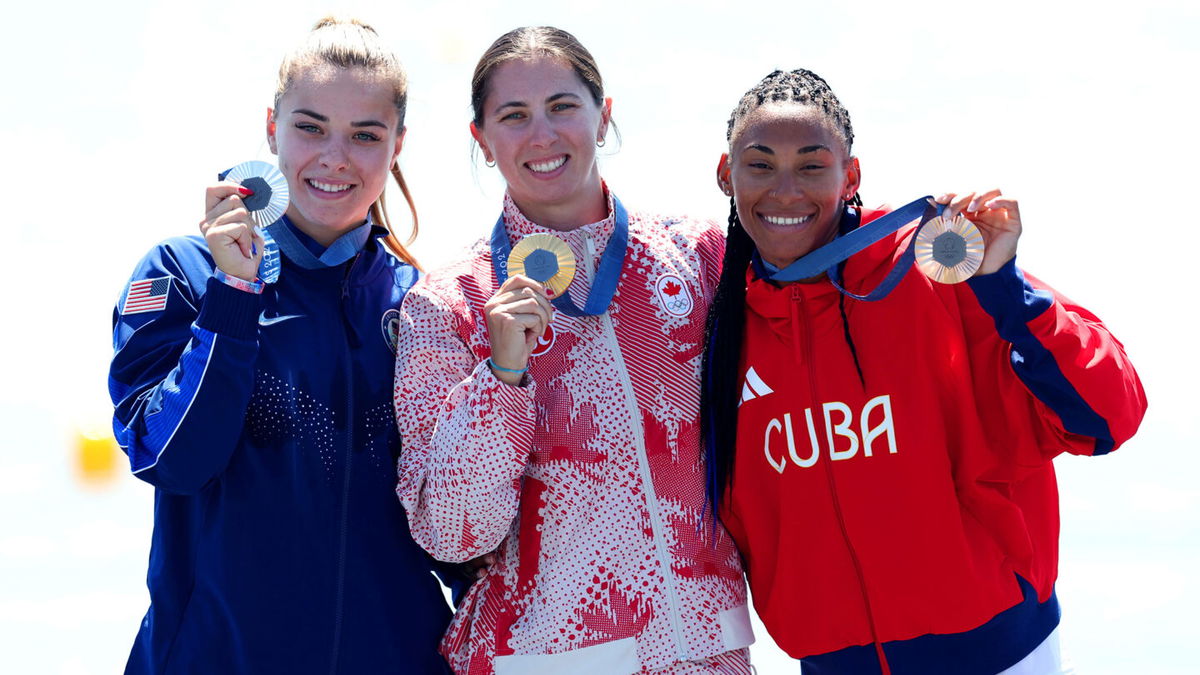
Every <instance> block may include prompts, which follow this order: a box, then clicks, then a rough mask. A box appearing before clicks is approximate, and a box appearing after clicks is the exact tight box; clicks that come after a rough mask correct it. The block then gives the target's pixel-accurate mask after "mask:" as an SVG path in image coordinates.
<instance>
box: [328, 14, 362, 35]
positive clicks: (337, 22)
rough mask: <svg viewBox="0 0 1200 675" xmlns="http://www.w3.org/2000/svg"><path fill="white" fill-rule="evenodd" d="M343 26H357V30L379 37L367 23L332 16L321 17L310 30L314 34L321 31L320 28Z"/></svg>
mask: <svg viewBox="0 0 1200 675" xmlns="http://www.w3.org/2000/svg"><path fill="white" fill-rule="evenodd" d="M345 24H350V25H351V26H358V27H359V28H361V29H363V30H366V31H370V32H372V33H374V34H375V35H379V33H376V32H375V29H374V28H372V27H371V24H369V23H366V22H364V21H359V20H358V19H342V18H340V17H337V16H334V15H332V14H330V15H328V16H325V17H322V18H321V19H320V20H318V21H317V22H316V23H315V24H313V27H312V29H313V31H314V32H315V31H319V30H321V29H322V28H329V27H331V26H342V25H345Z"/></svg>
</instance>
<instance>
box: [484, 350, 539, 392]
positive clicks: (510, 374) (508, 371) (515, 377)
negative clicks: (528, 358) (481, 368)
mask: <svg viewBox="0 0 1200 675" xmlns="http://www.w3.org/2000/svg"><path fill="white" fill-rule="evenodd" d="M487 363H488V368H490V369H491V371H492V375H494V376H495V377H496V379H497V380H500V381H501V382H503V383H505V384H508V385H512V386H514V387H515V386H518V385H520V384H521V380H522V379H524V378H525V373H527V372H529V366H528V364H527V365H525V367H523V368H506V367H504V366H501V365H500V364H498V363H496V360H495V359H493V358H492V357H490V356H489V357H488V360H487Z"/></svg>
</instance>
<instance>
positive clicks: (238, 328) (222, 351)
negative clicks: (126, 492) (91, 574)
mask: <svg viewBox="0 0 1200 675" xmlns="http://www.w3.org/2000/svg"><path fill="white" fill-rule="evenodd" d="M175 241H176V242H177V243H176V244H173V245H172V244H167V245H163V246H160V247H159V248H157V249H156V250H155V251H153V252H151V253H150V254H149V255H148V256H146V258H145V259H143V260H142V261H141V263H140V264H139V265H138V267H137V269H136V270H135V272H134V274H133V276H132V278H131V280H130V285H133V284H134V283H136V282H138V281H141V280H148V279H164V278H165V279H166V281H165V285H166V293H167V295H166V298H165V301H164V302H165V304H164V305H163V307H162V308H161V309H156V310H151V311H140V312H139V311H135V310H136V309H137V307H136V305H130V298H129V296H130V293H129V291H128V287H127V289H126V291H125V292H124V293H123V294H122V299H121V301H120V302H118V304H117V307H116V310H115V311H114V313H113V346H114V350H115V353H114V355H113V360H112V364H111V366H110V369H109V380H108V382H109V393H110V395H111V397H112V401H113V404H114V405H115V406H116V410H115V412H114V415H113V432H114V434H115V435H116V438H117V441H118V442H119V443H120V445H121V447H122V448H123V449H124V450H125V452H126V454H127V455H128V456H129V462H130V466H131V469H132V470H133V473H134V474H135V475H136V476H138V477H139V478H141V479H142V480H145V481H146V482H148V483H151V484H152V485H155V486H156V487H159V488H161V489H163V490H165V491H167V492H171V493H177V494H192V493H195V492H198V491H199V490H201V489H202V488H203V487H204V486H205V485H207V484H208V482H209V481H211V480H212V479H213V478H215V477H216V476H218V475H219V474H220V473H221V471H222V470H224V468H225V466H226V465H227V464H228V462H229V458H230V456H231V455H232V453H233V449H234V447H235V446H236V444H237V440H238V437H239V436H240V435H241V432H242V421H243V418H244V416H245V411H246V405H247V403H248V401H249V397H250V392H251V391H252V389H253V385H254V360H255V358H256V356H257V353H258V326H257V324H256V322H255V319H256V316H257V314H258V308H259V304H260V302H259V296H258V295H256V294H254V293H251V292H247V291H243V290H239V289H237V288H234V287H232V286H229V285H227V284H225V283H222V282H221V281H218V280H216V279H214V278H213V277H212V276H211V271H212V266H211V263H210V262H209V261H208V260H207V259H206V258H205V257H204V255H203V254H202V253H201V251H200V246H199V245H198V244H192V243H189V242H184V240H175ZM160 283H161V282H160ZM199 284H206V286H207V290H206V292H203V293H201V292H200V289H199V288H197V286H198V285H199Z"/></svg>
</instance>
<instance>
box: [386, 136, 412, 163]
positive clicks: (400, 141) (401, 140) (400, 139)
mask: <svg viewBox="0 0 1200 675" xmlns="http://www.w3.org/2000/svg"><path fill="white" fill-rule="evenodd" d="M406 133H408V127H400V133H398V134H396V147H394V148H392V161H391V163H390V164H389V165H388V166H395V165H396V158H397V157H399V156H400V148H402V147H404V134H406Z"/></svg>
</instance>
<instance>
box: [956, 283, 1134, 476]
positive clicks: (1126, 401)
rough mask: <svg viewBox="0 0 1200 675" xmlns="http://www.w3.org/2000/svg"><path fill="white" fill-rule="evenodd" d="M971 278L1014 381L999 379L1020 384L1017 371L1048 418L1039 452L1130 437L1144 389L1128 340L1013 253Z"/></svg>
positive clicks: (1091, 448) (1098, 446) (1111, 444)
mask: <svg viewBox="0 0 1200 675" xmlns="http://www.w3.org/2000/svg"><path fill="white" fill-rule="evenodd" d="M967 283H968V286H969V289H970V292H971V293H972V294H973V295H974V297H975V299H976V300H977V301H978V304H979V306H980V307H981V308H982V310H983V313H985V314H986V316H987V319H990V323H991V325H990V326H988V327H987V328H988V329H990V330H992V331H994V332H995V334H996V335H998V336H999V338H1000V340H1002V341H1003V344H1002V345H1001V349H1000V350H998V356H999V357H1000V358H1002V359H1004V360H1005V361H1006V362H1007V363H1005V364H1004V365H1005V366H1006V367H1007V368H1006V369H1007V370H1008V371H1009V372H1010V374H1009V375H1008V379H1009V381H1010V382H1009V383H1008V384H1007V385H1003V384H1002V386H1009V387H1011V386H1013V385H1015V384H1016V382H1012V380H1013V379H1014V378H1013V376H1015V380H1016V381H1018V382H1019V384H1020V386H1021V387H1023V388H1024V389H1025V390H1026V391H1027V392H1028V394H1029V395H1031V396H1032V397H1033V398H1034V399H1035V400H1036V405H1035V406H1034V408H1035V411H1036V417H1038V418H1040V419H1041V420H1043V421H1044V422H1045V423H1046V424H1047V425H1048V426H1047V428H1046V429H1045V430H1044V433H1043V434H1042V435H1043V438H1044V442H1043V443H1042V444H1041V446H1042V447H1041V456H1042V459H1050V458H1052V457H1053V456H1054V455H1056V454H1058V452H1061V451H1064V450H1065V451H1067V452H1071V453H1074V454H1082V455H1102V454H1105V453H1108V452H1110V451H1112V450H1115V449H1116V448H1117V447H1119V446H1120V445H1121V444H1122V443H1124V442H1125V441H1126V440H1128V439H1129V438H1130V437H1131V436H1133V433H1134V432H1135V431H1136V430H1137V428H1138V425H1139V424H1140V423H1141V420H1142V416H1143V415H1144V414H1145V412H1146V394H1145V391H1144V390H1143V389H1142V384H1141V381H1140V380H1139V379H1138V376H1137V373H1136V372H1135V371H1134V369H1133V365H1132V364H1131V363H1130V362H1129V358H1128V357H1127V356H1126V355H1125V350H1124V347H1122V345H1121V343H1120V342H1118V341H1117V339H1116V338H1114V337H1113V336H1112V334H1111V333H1109V332H1108V329H1107V328H1105V327H1104V325H1103V324H1102V323H1101V322H1100V320H1099V319H1098V318H1097V317H1096V316H1095V315H1093V314H1092V313H1091V312H1089V311H1087V310H1086V309H1084V308H1082V307H1080V306H1078V305H1076V304H1074V303H1072V302H1071V301H1070V300H1067V299H1066V298H1064V297H1062V296H1060V295H1058V294H1057V293H1055V292H1054V291H1052V290H1050V289H1049V288H1046V287H1045V286H1043V285H1042V284H1041V283H1040V282H1038V281H1037V280H1035V279H1032V278H1031V277H1026V275H1025V274H1024V273H1022V271H1021V270H1020V269H1019V268H1018V267H1017V266H1016V261H1015V259H1010V260H1008V261H1007V262H1006V263H1005V264H1004V265H1003V266H1002V267H1001V268H1000V269H999V270H997V271H996V272H994V273H991V274H986V275H981V276H976V277H973V278H972V279H970V280H969V281H968V282H967ZM1000 375H1001V376H1003V375H1005V373H1000ZM1010 398H1011V397H1010ZM1006 405H1013V403H1012V402H1011V401H1010V402H1009V403H1006ZM1015 412H1016V411H1014V413H1015Z"/></svg>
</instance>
